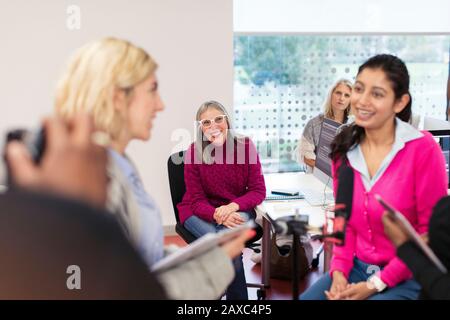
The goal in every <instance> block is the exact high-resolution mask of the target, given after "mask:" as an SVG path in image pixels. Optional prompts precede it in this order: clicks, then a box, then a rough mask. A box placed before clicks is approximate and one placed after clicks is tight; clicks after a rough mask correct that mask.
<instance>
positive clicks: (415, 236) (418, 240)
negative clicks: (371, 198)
mask: <svg viewBox="0 0 450 320" xmlns="http://www.w3.org/2000/svg"><path fill="white" fill-rule="evenodd" d="M375 199H377V201H378V202H379V203H380V204H381V205H382V206H383V208H385V209H386V210H387V212H388V214H389V215H390V216H391V217H393V218H394V219H396V221H398V222H399V223H400V224H401V225H402V226H403V228H404V231H405V232H406V233H407V235H408V236H409V238H410V239H412V240H413V241H414V242H415V243H416V244H417V245H418V246H419V248H420V249H422V251H423V252H424V253H425V255H426V256H427V257H428V258H429V259H430V260H431V261H432V262H433V263H434V265H435V266H436V267H437V268H438V269H439V270H440V271H441V272H443V273H447V268H446V267H445V266H444V264H443V263H442V262H441V261H440V260H439V258H438V257H437V256H436V254H435V253H434V252H433V251H432V250H431V248H430V247H429V246H428V245H427V244H426V243H425V242H424V241H423V240H422V238H421V237H420V235H419V234H418V233H417V232H416V230H415V229H414V227H413V226H412V225H411V223H410V222H409V221H408V219H406V217H405V216H404V215H403V214H402V213H401V212H399V211H398V210H396V209H394V208H393V207H392V206H391V205H389V204H388V203H387V202H386V201H384V200H383V199H382V198H381V196H380V195H379V194H376V195H375Z"/></svg>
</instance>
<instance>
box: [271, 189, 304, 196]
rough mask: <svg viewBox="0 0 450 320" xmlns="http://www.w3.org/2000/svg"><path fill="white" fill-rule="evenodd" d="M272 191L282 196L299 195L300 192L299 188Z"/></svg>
mask: <svg viewBox="0 0 450 320" xmlns="http://www.w3.org/2000/svg"><path fill="white" fill-rule="evenodd" d="M271 192H272V194H277V195H281V196H298V195H299V194H300V193H299V191H298V190H291V189H272V191H271Z"/></svg>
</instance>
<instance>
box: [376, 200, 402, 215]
mask: <svg viewBox="0 0 450 320" xmlns="http://www.w3.org/2000/svg"><path fill="white" fill-rule="evenodd" d="M375 199H376V200H377V201H378V202H379V203H380V204H381V205H382V206H383V208H384V209H386V211H387V212H388V214H389V215H390V216H391V217H392V218H394V219H396V218H397V210H395V209H394V208H393V207H392V206H391V205H389V204H388V203H387V202H386V201H384V200H383V198H381V196H380V195H379V194H376V195H375Z"/></svg>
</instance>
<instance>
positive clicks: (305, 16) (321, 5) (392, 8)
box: [234, 0, 450, 33]
mask: <svg viewBox="0 0 450 320" xmlns="http://www.w3.org/2000/svg"><path fill="white" fill-rule="evenodd" d="M449 17H450V1H448V0H426V1H424V0H339V1H336V0H235V1H234V31H236V32H270V33H274V32H299V33H369V32H375V33H379V32H382V33H386V32H396V33H425V32H427V33H429V32H433V33H434V32H436V33H450V19H449Z"/></svg>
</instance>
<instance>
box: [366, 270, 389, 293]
mask: <svg viewBox="0 0 450 320" xmlns="http://www.w3.org/2000/svg"><path fill="white" fill-rule="evenodd" d="M367 282H368V283H369V284H371V285H372V287H373V288H375V289H376V290H377V291H378V292H381V291H383V290H384V289H386V288H387V284H386V283H384V281H383V280H381V278H380V277H379V276H378V274H374V275H371V276H370V277H369V279H367Z"/></svg>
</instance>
